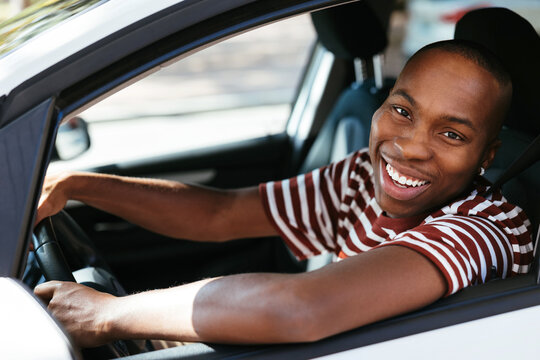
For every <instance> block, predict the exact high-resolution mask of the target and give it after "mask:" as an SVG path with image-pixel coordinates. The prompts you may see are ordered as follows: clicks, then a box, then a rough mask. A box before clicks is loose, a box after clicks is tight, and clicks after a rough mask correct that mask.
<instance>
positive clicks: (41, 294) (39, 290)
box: [34, 281, 62, 305]
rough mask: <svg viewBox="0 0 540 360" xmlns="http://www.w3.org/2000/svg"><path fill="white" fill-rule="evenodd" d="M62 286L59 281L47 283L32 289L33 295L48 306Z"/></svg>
mask: <svg viewBox="0 0 540 360" xmlns="http://www.w3.org/2000/svg"><path fill="white" fill-rule="evenodd" d="M61 285H62V282H61V281H49V282H46V283H43V284H40V285H38V286H36V287H35V288H34V294H35V295H36V296H37V297H38V298H40V299H41V301H43V302H44V303H45V304H47V305H48V304H49V302H50V301H51V299H52V298H53V296H54V292H55V291H56V290H57V289H58V288H59V287H60V286H61Z"/></svg>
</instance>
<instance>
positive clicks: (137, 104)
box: [49, 15, 316, 172]
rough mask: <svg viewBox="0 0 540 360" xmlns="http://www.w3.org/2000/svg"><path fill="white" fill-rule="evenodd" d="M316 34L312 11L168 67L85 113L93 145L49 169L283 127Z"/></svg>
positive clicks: (277, 130)
mask: <svg viewBox="0 0 540 360" xmlns="http://www.w3.org/2000/svg"><path fill="white" fill-rule="evenodd" d="M315 37H316V36H315V31H314V29H313V28H312V24H311V19H310V17H309V15H302V16H298V17H295V18H292V19H288V20H284V21H281V22H278V23H274V24H271V25H268V26H265V27H262V28H259V29H255V30H252V31H249V32H247V33H244V34H241V35H238V36H236V37H233V38H230V39H227V40H225V41H223V42H221V43H219V44H216V45H214V46H211V47H209V48H207V49H204V50H202V51H200V52H198V53H195V54H193V55H191V56H188V57H187V58H184V59H182V60H180V61H178V62H176V63H174V64H172V65H168V66H165V67H163V68H162V69H160V71H158V72H156V73H154V74H152V75H150V76H148V77H147V78H145V79H143V80H141V81H139V82H137V83H135V84H133V85H131V86H129V87H127V88H125V89H123V90H121V91H119V92H117V93H116V94H114V95H112V96H110V97H109V98H107V99H105V100H103V101H101V102H100V103H98V104H97V105H95V106H93V107H91V108H89V109H88V110H86V111H84V112H83V113H81V114H80V115H79V116H80V117H81V118H83V119H84V120H85V121H86V122H87V123H88V130H89V133H90V139H91V147H90V149H89V150H88V151H87V152H86V153H84V154H83V155H81V156H79V157H77V158H76V159H73V160H69V161H56V162H53V163H51V165H50V167H49V172H57V171H60V170H65V169H86V168H91V167H95V166H103V165H110V164H115V163H120V162H125V161H131V160H136V159H142V158H152V157H155V156H160V155H167V154H172V153H176V152H184V151H188V150H192V149H198V148H204V147H209V146H215V145H220V144H226V143H232V142H237V141H241V140H246V139H252V138H258V137H263V136H266V135H272V134H277V133H281V132H283V131H284V130H285V127H286V123H287V119H288V117H289V114H290V111H291V108H292V103H293V101H294V99H295V95H296V89H297V86H298V84H299V82H300V81H301V78H302V75H303V72H304V68H305V66H306V64H307V62H308V60H309V56H310V54H311V50H312V47H313V44H314V43H315ZM61 135H62V134H61V133H59V135H58V136H59V137H60V136H61ZM58 143H59V141H57V145H58Z"/></svg>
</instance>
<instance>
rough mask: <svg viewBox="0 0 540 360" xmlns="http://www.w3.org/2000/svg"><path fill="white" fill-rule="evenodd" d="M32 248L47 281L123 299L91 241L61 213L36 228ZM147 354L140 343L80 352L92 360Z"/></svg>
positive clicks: (70, 218)
mask: <svg viewBox="0 0 540 360" xmlns="http://www.w3.org/2000/svg"><path fill="white" fill-rule="evenodd" d="M33 245H34V254H35V257H36V260H37V262H38V264H39V267H40V269H41V271H42V272H43V276H44V277H45V279H46V280H47V281H50V280H60V281H73V282H78V283H80V284H83V285H86V286H89V287H91V288H94V289H96V290H98V291H102V292H107V293H109V294H112V295H115V296H124V295H126V292H125V290H124V289H123V287H122V286H121V285H120V283H119V282H118V280H117V279H116V277H115V276H114V275H113V273H112V271H111V269H110V268H109V266H108V265H107V263H106V262H105V259H104V258H103V256H101V254H100V253H99V251H98V250H97V249H96V247H95V245H94V243H93V242H92V240H90V238H89V237H88V236H87V235H86V233H85V232H84V231H83V230H82V229H81V227H80V226H79V225H78V224H77V223H76V222H75V220H73V218H72V217H71V216H69V215H68V214H67V213H66V212H65V211H64V210H62V211H61V212H59V213H58V214H56V215H54V216H51V217H48V218H46V219H44V220H43V221H41V222H40V223H39V224H38V225H37V226H36V228H35V230H34V236H33ZM143 343H144V342H143ZM148 350H152V349H151V348H148V346H147V345H145V344H141V343H140V342H135V341H131V340H121V341H115V342H113V343H111V344H107V345H104V346H101V347H98V348H94V349H86V350H84V351H88V352H91V353H92V356H91V357H92V358H95V357H99V358H110V357H111V356H114V357H121V356H126V355H130V354H134V353H139V352H141V351H148Z"/></svg>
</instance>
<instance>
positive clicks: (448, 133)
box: [443, 131, 463, 140]
mask: <svg viewBox="0 0 540 360" xmlns="http://www.w3.org/2000/svg"><path fill="white" fill-rule="evenodd" d="M443 135H444V136H446V137H448V138H450V139H452V140H463V138H462V137H461V136H459V135H458V134H456V133H455V132H453V131H446V132H444V133H443Z"/></svg>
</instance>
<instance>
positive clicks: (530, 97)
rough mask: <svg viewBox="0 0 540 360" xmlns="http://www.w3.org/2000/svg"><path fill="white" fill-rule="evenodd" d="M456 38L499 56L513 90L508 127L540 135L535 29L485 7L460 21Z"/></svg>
mask: <svg viewBox="0 0 540 360" xmlns="http://www.w3.org/2000/svg"><path fill="white" fill-rule="evenodd" d="M454 38H456V39H464V40H469V41H474V42H476V43H479V44H481V45H483V46H485V47H487V48H488V49H490V50H491V51H492V52H493V53H495V55H497V56H498V57H499V59H500V60H501V62H502V63H503V65H504V66H505V67H506V69H507V71H508V72H509V73H510V75H511V77H512V85H513V91H514V92H513V98H512V106H511V108H510V114H509V117H508V119H507V121H506V122H505V124H506V125H507V126H509V127H512V128H515V129H519V130H522V131H527V132H533V134H538V133H540V114H539V113H538V104H539V101H540V69H539V64H540V37H539V36H538V34H537V33H536V31H535V30H534V28H533V26H532V25H531V24H530V23H529V22H528V21H527V20H525V19H524V18H522V17H521V16H519V15H518V14H516V13H514V12H512V11H510V10H508V9H504V8H483V9H478V10H473V11H471V12H469V13H467V14H466V15H465V16H464V17H463V18H461V20H459V21H458V23H457V24H456V30H455V34H454Z"/></svg>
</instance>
